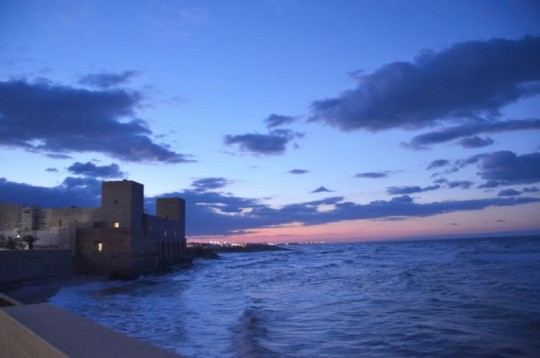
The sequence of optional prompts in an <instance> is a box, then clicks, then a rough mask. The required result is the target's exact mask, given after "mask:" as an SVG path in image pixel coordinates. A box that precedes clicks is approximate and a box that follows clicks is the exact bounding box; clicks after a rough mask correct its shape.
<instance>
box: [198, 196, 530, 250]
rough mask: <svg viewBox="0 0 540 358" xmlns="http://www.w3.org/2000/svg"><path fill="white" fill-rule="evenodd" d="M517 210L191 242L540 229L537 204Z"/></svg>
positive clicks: (325, 226)
mask: <svg viewBox="0 0 540 358" xmlns="http://www.w3.org/2000/svg"><path fill="white" fill-rule="evenodd" d="M519 209H520V210H516V207H492V208H488V209H485V210H481V211H468V212H456V213H449V214H441V215H436V216H431V217H427V218H407V219H404V220H393V221H375V220H351V221H343V222H336V223H330V224H323V225H313V226H303V225H301V224H292V225H287V226H281V227H269V228H261V229H253V230H251V233H249V234H244V235H230V236H204V237H203V236H199V237H196V236H195V237H192V238H190V241H210V240H212V241H220V242H225V241H226V242H246V243H263V242H268V243H285V242H313V241H324V242H348V241H351V242H352V241H374V240H395V239H400V238H411V237H434V236H454V235H455V236H466V235H479V234H487V235H489V234H490V233H493V234H498V233H502V232H508V233H510V234H511V233H512V232H519V231H523V232H525V231H533V230H537V231H538V230H540V223H538V222H537V221H536V220H534V216H535V215H537V214H538V211H539V210H540V208H539V207H538V205H537V204H529V205H522V206H520V208H519Z"/></svg>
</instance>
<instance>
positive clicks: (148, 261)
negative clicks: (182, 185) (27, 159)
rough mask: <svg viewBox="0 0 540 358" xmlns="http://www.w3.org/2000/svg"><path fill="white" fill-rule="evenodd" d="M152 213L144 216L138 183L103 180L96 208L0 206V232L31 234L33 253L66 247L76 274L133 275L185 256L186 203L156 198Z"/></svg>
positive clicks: (178, 199)
mask: <svg viewBox="0 0 540 358" xmlns="http://www.w3.org/2000/svg"><path fill="white" fill-rule="evenodd" d="M156 212H157V215H155V216H154V215H148V214H145V213H144V186H143V185H142V184H140V183H137V182H134V181H131V180H122V181H106V182H103V183H102V193H101V206H100V207H98V208H77V207H70V208H61V209H43V208H41V207H39V206H33V207H25V206H21V205H13V204H0V233H2V234H4V235H5V236H6V237H7V236H17V235H20V236H21V237H23V236H24V235H33V236H35V237H37V238H38V240H37V241H36V242H35V243H34V247H35V249H40V248H42V249H43V248H58V249H70V250H71V252H72V256H73V257H74V259H75V260H74V263H75V271H76V272H77V273H90V274H105V275H109V276H134V275H137V274H140V273H149V272H154V271H156V270H158V269H159V268H160V267H163V266H166V265H169V264H173V263H176V262H179V261H181V260H182V259H183V258H184V256H185V250H186V238H185V201H184V200H183V199H180V198H158V199H157V200H156Z"/></svg>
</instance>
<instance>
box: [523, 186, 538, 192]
mask: <svg viewBox="0 0 540 358" xmlns="http://www.w3.org/2000/svg"><path fill="white" fill-rule="evenodd" d="M539 191H540V189H538V188H537V187H535V186H533V187H531V188H523V192H524V193H538V192H539Z"/></svg>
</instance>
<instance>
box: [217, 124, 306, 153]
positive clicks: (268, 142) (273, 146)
mask: <svg viewBox="0 0 540 358" xmlns="http://www.w3.org/2000/svg"><path fill="white" fill-rule="evenodd" d="M300 137H302V134H301V133H296V132H293V131H292V130H289V129H274V130H272V131H270V133H269V134H258V133H248V134H239V135H226V136H225V139H224V142H225V144H226V145H237V146H238V147H239V149H240V150H242V151H244V152H249V153H252V154H256V155H280V154H283V153H285V151H286V150H287V144H289V143H290V142H291V141H293V140H294V139H295V138H300Z"/></svg>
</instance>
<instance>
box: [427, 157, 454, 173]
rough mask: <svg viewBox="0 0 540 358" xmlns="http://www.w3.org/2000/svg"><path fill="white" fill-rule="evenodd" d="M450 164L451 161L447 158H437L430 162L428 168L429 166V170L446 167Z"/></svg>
mask: <svg viewBox="0 0 540 358" xmlns="http://www.w3.org/2000/svg"><path fill="white" fill-rule="evenodd" d="M448 164H450V162H449V161H448V160H446V159H437V160H434V161H432V162H431V163H429V165H428V167H427V168H428V170H430V169H435V168H440V167H445V166H447V165H448Z"/></svg>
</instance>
